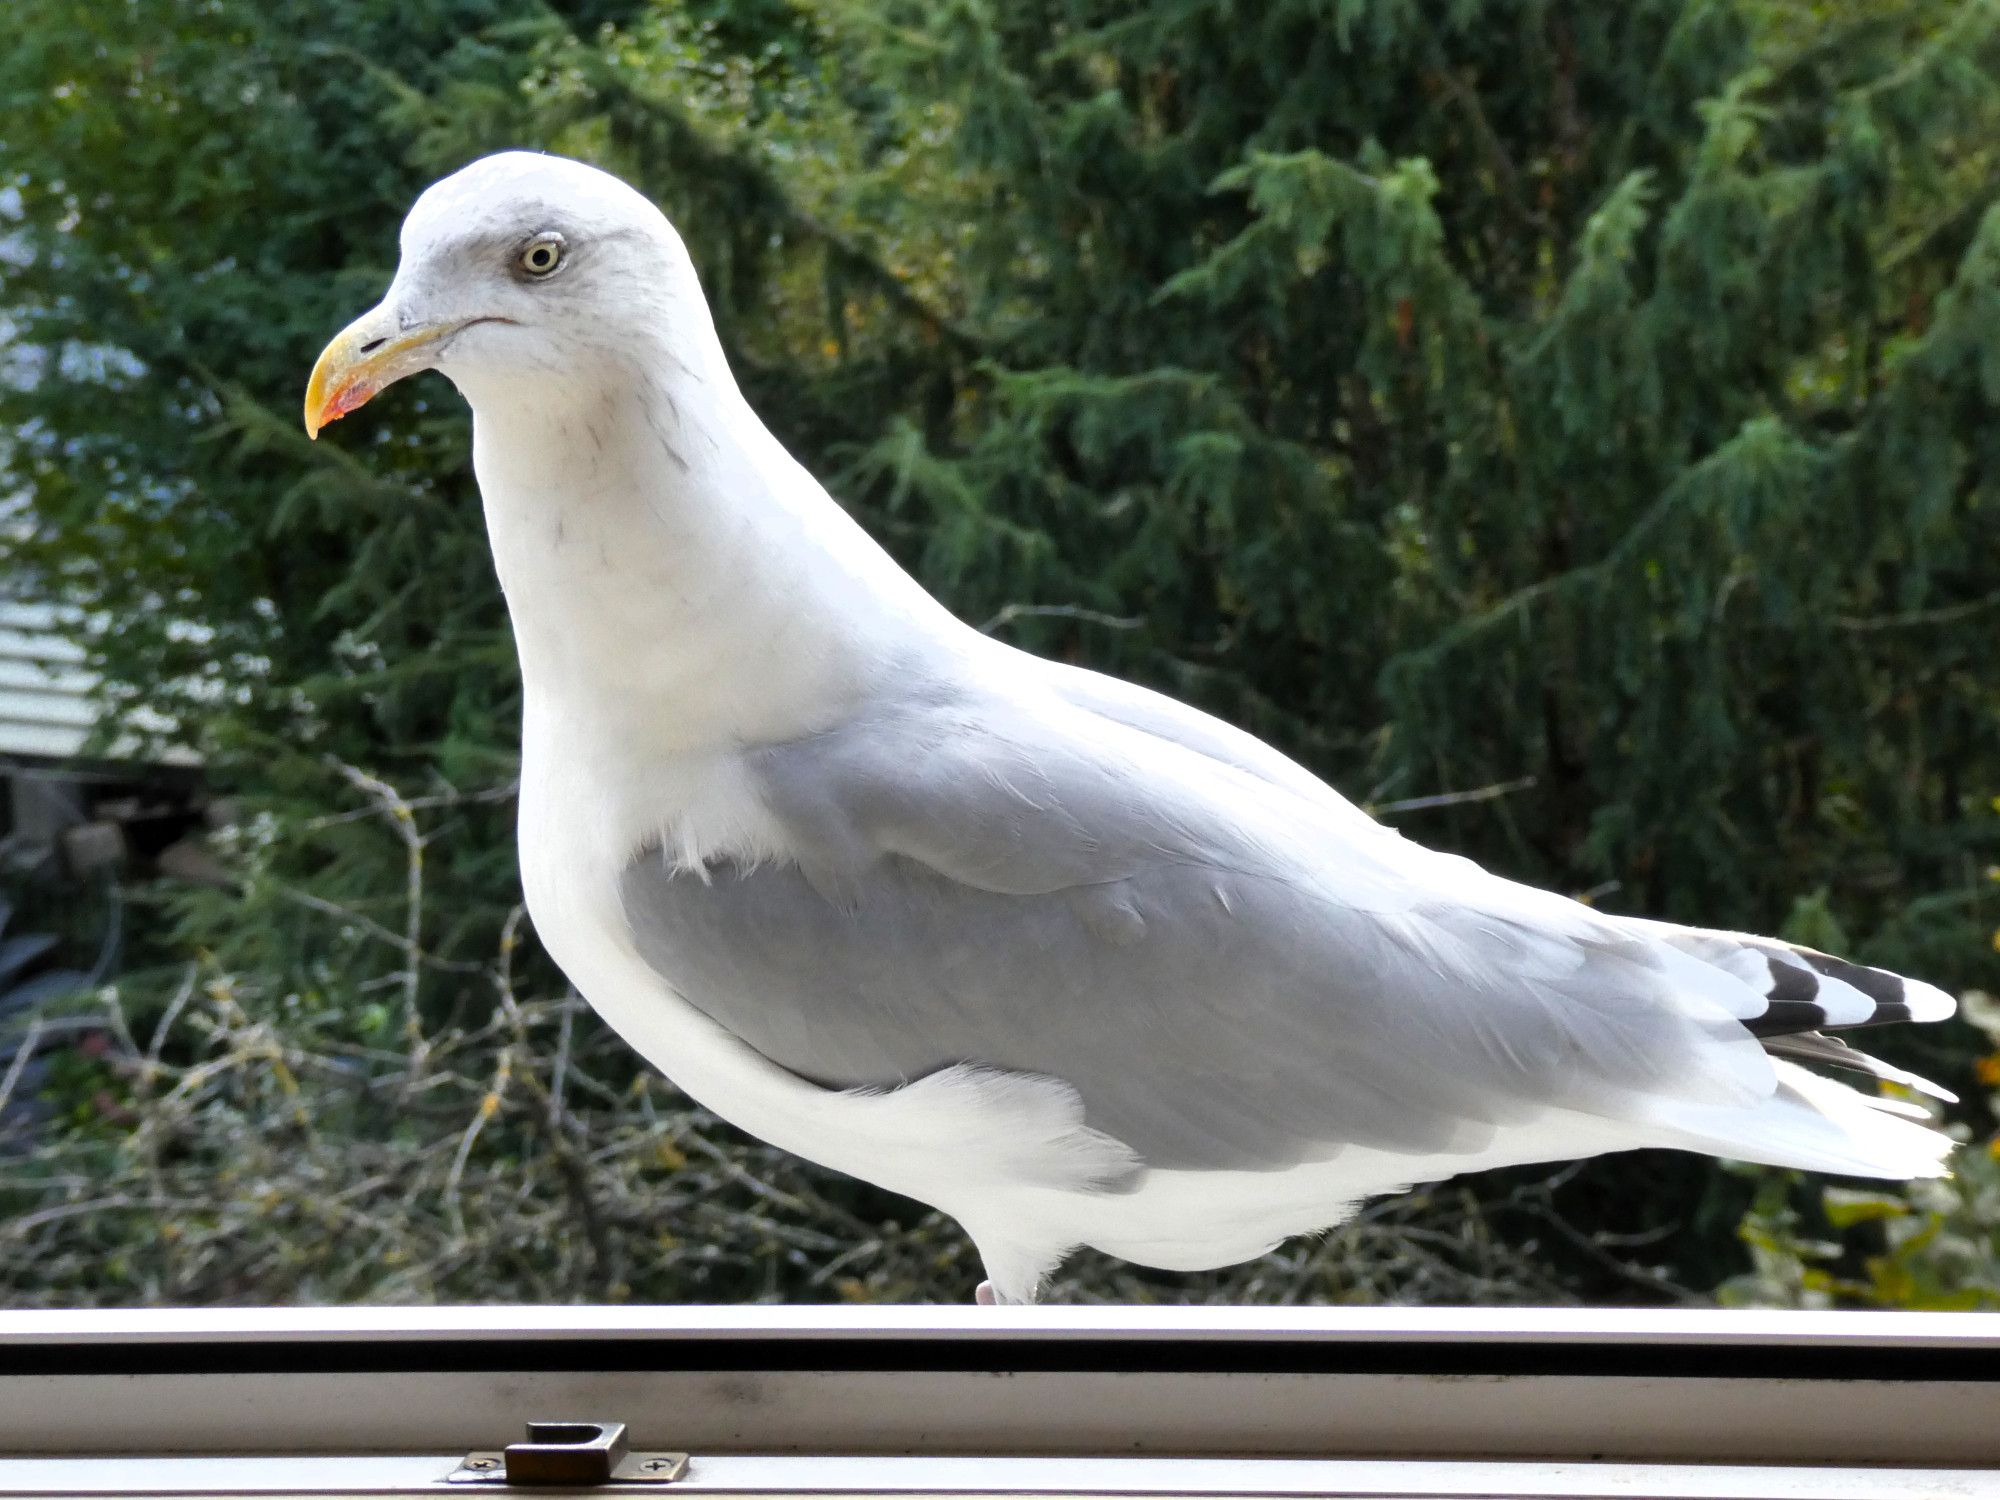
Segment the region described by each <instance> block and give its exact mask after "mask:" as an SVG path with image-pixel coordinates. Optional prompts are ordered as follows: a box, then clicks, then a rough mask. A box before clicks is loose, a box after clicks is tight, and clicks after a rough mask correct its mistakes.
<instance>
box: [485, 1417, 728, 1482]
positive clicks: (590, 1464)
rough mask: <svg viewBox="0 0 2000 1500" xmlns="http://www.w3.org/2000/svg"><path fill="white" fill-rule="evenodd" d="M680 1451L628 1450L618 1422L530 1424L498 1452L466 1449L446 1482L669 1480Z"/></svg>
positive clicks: (679, 1467) (682, 1458) (681, 1467)
mask: <svg viewBox="0 0 2000 1500" xmlns="http://www.w3.org/2000/svg"><path fill="white" fill-rule="evenodd" d="M687 1466H688V1456H687V1455H686V1454H685V1453H629V1452H627V1451H626V1448H625V1424H624V1423H623V1422H530V1423H529V1424H528V1440H527V1441H526V1442H525V1443H512V1444H510V1445H509V1446H508V1447H507V1448H506V1449H505V1450H504V1451H502V1452H499V1453H468V1454H466V1455H465V1459H464V1461H463V1462H461V1463H460V1464H459V1466H458V1467H457V1468H455V1469H453V1470H452V1471H451V1472H450V1473H449V1474H447V1475H445V1478H446V1479H447V1480H448V1481H449V1482H451V1483H452V1484H507V1485H545V1486H546V1485H560V1486H562V1487H564V1488H567V1489H586V1488H588V1487H589V1486H591V1485H597V1484H669V1483H671V1482H672V1481H674V1480H676V1479H679V1478H680V1477H681V1476H682V1475H683V1474H685V1473H687Z"/></svg>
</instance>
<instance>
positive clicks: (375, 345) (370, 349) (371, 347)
mask: <svg viewBox="0 0 2000 1500" xmlns="http://www.w3.org/2000/svg"><path fill="white" fill-rule="evenodd" d="M388 342H389V341H388V340H387V339H370V340H369V341H368V342H367V343H365V344H363V345H362V346H361V347H360V349H359V350H357V351H356V352H357V353H360V354H373V353H374V352H375V351H376V350H377V349H380V348H381V347H382V346H383V345H384V344H386V343H388Z"/></svg>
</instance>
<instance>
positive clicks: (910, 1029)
mask: <svg viewBox="0 0 2000 1500" xmlns="http://www.w3.org/2000/svg"><path fill="white" fill-rule="evenodd" d="M1185 712H1188V713H1190V714H1191V713H1192V711H1191V710H1186V711H1185ZM1120 717H1121V718H1125V717H1127V716H1120ZM1195 717H1196V718H1197V719H1199V718H1200V716H1198V715H1196V716H1195ZM1202 722H1205V723H1212V722H1213V721H1205V720H1204V721H1202ZM1218 727H1219V726H1218ZM1272 753H1273V754H1274V752H1272ZM1283 764H1285V765H1287V766H1289V765H1290V763H1289V762H1284V763H1283ZM753 765H754V769H755V772H756V775H757V777H758V782H759V786H760V788H761V789H762V793H763V796H764V799H765V802H766V804H767V807H768V809H769V810H770V811H771V812H772V813H773V814H774V815H775V816H776V817H777V818H778V819H779V820H780V821H781V823H782V825H783V827H784V828H785V830H786V831H787V833H788V835H789V836H790V842H791V845H792V847H793V848H794V849H795V850H796V851H797V858H796V860H794V861H787V862H783V863H767V864H759V865H743V864H735V863H729V862H723V863H720V864H716V865H712V866H710V867H708V868H706V869H704V870H700V871H692V870H685V869H681V868H678V867H676V866H674V865H672V864H670V863H669V862H668V860H667V859H666V858H665V857H664V856H663V855H662V853H661V852H660V851H658V850H652V851H648V852H646V853H645V854H642V855H641V857H639V858H638V859H637V860H635V861H634V862H633V863H632V865H631V866H630V867H629V868H628V869H627V870H626V871H625V873H624V877H623V881H622V888H621V893H622V897H623V901H624V906H625V911H626V914H627V917H628V919H629V921H630V924H631V928H632V931H633V933H634V936H635V938H636V940H637V943H638V946H639V949H640V951H641V953H642V954H643V955H644V956H645V957H646V959H647V960H648V961H649V962H650V963H651V964H652V965H653V966H654V967H655V968H656V969H657V970H658V971H659V972H660V973H661V975H662V976H663V977H665V978H666V979H667V980H668V982H669V983H671V984H672V985H673V986H674V988H675V989H676V990H677V991H678V992H679V993H680V994H681V995H682V996H684V997H685V998H686V999H687V1000H688V1001H689V1002H690V1003H692V1004H693V1005H695V1006H696V1007H698V1008H699V1009H700V1010H702V1011H703V1012H704V1013H706V1014H707V1015H709V1016H710V1017H711V1018H713V1019H714V1020H716V1021H717V1022H718V1023H720V1024H722V1025H723V1026H725V1027H727V1028H728V1029H729V1030H731V1031H733V1032H735V1033H736V1034H737V1035H739V1036H741V1037H743V1038H744V1039H745V1040H746V1041H748V1042H749V1043H750V1044H751V1045H752V1046H754V1047H755V1048H757V1050H758V1051H760V1052H762V1053H763V1054H764V1055H766V1056H767V1057H769V1058H771V1059H772V1060H773V1061H775V1062H777V1063H779V1064H781V1065H782V1066H784V1067H786V1068H788V1069H791V1070H792V1071H794V1072H796V1073H798V1074H800V1075H801V1076H803V1077H806V1078H808V1079H812V1080H816V1081H818V1082H820V1083H822V1084H825V1085H827V1086H830V1087H842V1088H845V1087H854V1086H879V1085H893V1084H896V1083H900V1082H905V1081H908V1080H911V1079H914V1078H918V1077H921V1076H923V1075H925V1074H927V1073H930V1072H933V1071H935V1070H937V1069H939V1068H943V1067H947V1066H949V1065H952V1064H955V1063H968V1062H969V1063H978V1064H985V1065H988V1066H992V1067H997V1068H1003V1069H1010V1070H1018V1071H1022V1072H1026V1073H1033V1074H1040V1075H1046V1076H1050V1077H1054V1078H1058V1079H1061V1080H1063V1081H1065V1082H1067V1083H1068V1084H1070V1085H1071V1086H1073V1087H1074V1088H1075V1089H1076V1090H1077V1092H1078V1094H1079V1095H1080V1097H1081V1099H1082V1102H1083V1107H1084V1112H1085V1118H1086V1121H1087V1123H1088V1124H1090V1125H1091V1126H1094V1127H1096V1128H1097V1129H1099V1130H1102V1131H1105V1132H1107V1133H1109V1134H1111V1135H1113V1136H1115V1137H1117V1138H1119V1139H1120V1140H1122V1141H1124V1142H1126V1143H1127V1144H1129V1145H1130V1146H1131V1147H1133V1149H1134V1150H1135V1151H1136V1152H1137V1153H1138V1154H1139V1156H1140V1157H1141V1159H1142V1160H1144V1161H1145V1162H1146V1163H1147V1164H1149V1165H1153V1166H1162V1167H1241V1168H1258V1169H1270V1168H1278V1167H1283V1166H1287V1165H1291V1164H1294V1163H1297V1162H1300V1161H1304V1160H1311V1159H1316V1158H1323V1157H1327V1156H1331V1155H1333V1154H1334V1153H1336V1152H1337V1151H1338V1150H1339V1149H1340V1148H1341V1147H1342V1146H1343V1145H1346V1144H1349V1143H1358V1144H1363V1145H1367V1146H1372V1147H1380V1148H1384V1149H1389V1150H1398V1151H1408V1152H1412V1153H1417V1152H1434V1151H1440V1150H1445V1149H1450V1150H1455V1151H1456V1150H1466V1149H1475V1148H1477V1146H1479V1145H1480V1144H1481V1143H1482V1142H1483V1141H1484V1140H1485V1139H1486V1138H1487V1137H1488V1136H1490V1135H1491V1134H1492V1132H1493V1130H1494V1128H1495V1127H1496V1126H1498V1125H1501V1124H1503V1123H1509V1122H1518V1121H1521V1120H1525V1119H1527V1118H1529V1117H1531V1116H1532V1115H1533V1114H1535V1113H1536V1112H1537V1111H1538V1110H1540V1109H1542V1108H1544V1107H1545V1106H1548V1105H1563V1106H1568V1107H1573V1108H1583V1109H1589V1110H1594V1111H1597V1112H1601V1113H1604V1114H1606V1115H1610V1116H1630V1115H1632V1114H1634V1113H1635V1112H1639V1113H1643V1111H1644V1110H1645V1108H1646V1107H1647V1103H1646V1102H1647V1101H1649V1100H1650V1101H1652V1102H1654V1103H1658V1102H1659V1101H1661V1100H1664V1099H1667V1098H1689V1097H1693V1098H1699V1099H1704V1100H1706V1101H1709V1102H1717V1101H1720V1100H1724V1099H1737V1098H1741V1099H1743V1100H1745V1101H1746V1102H1747V1100H1748V1098H1750V1097H1751V1096H1752V1095H1754V1094H1755V1093H1756V1092H1757V1091H1758V1089H1759V1088H1760V1087H1762V1088H1767V1087H1768V1082H1767V1080H1768V1077H1769V1075H1768V1069H1767V1068H1766V1065H1765V1064H1764V1062H1763V1058H1762V1055H1761V1053H1760V1052H1759V1050H1758V1049H1757V1047H1756V1045H1755V1043H1754V1041H1752V1039H1751V1038H1750V1037H1749V1035H1748V1033H1747V1032H1745V1031H1744V1030H1743V1029H1742V1028H1741V1026H1740V1025H1738V1024H1737V1022H1736V1021H1735V1020H1733V1019H1732V1018H1731V1017H1730V1015H1729V1013H1728V1009H1727V1007H1726V1006H1724V1005H1718V1004H1716V1003H1714V1002H1712V1001H1711V1000H1708V999H1705V998H1703V997H1702V996H1700V995H1696V994H1690V993H1688V992H1687V990H1686V987H1685V986H1684V985H1682V984H1677V983H1676V982H1674V980H1673V978H1672V977H1670V975H1669V973H1668V972H1667V970H1666V968H1664V967H1663V965H1662V961H1661V950H1660V949H1659V947H1658V946H1657V945H1655V944H1653V943H1651V942H1649V941H1647V940H1645V939H1643V938H1641V937H1637V936H1634V935H1632V934H1630V933H1627V932H1624V931H1622V930H1620V929H1619V928H1617V927H1616V926H1615V925H1614V924H1612V923H1610V922H1608V921H1603V920H1601V919H1597V918H1595V917H1594V916H1593V915H1592V914H1591V913H1589V912H1588V911H1587V909H1585V908H1582V907H1578V906H1576V905H1575V904H1574V903H1570V902H1566V901H1562V900H1560V899H1559V898H1555V897H1544V896H1542V894H1541V893H1538V892H1529V891H1525V890H1524V889H1523V888H1521V887H1518V886H1512V885H1509V884H1507V883H1506V882H1503V881H1499V880H1496V879H1494V878H1493V877H1490V876H1487V875H1485V874H1483V872H1480V871H1478V870H1477V869H1476V868H1475V867H1473V866H1471V865H1469V864H1467V863H1466V862H1464V861H1462V860H1454V859H1449V858H1446V857H1442V856H1436V855H1431V854H1429V853H1428V852H1427V851H1424V850H1422V849H1420V848H1417V847H1416V846H1413V845H1409V844H1406V843H1403V842H1402V841H1401V840H1398V839H1395V838H1393V837H1388V836H1384V835H1383V834H1382V833H1381V832H1380V831H1379V830H1377V829H1375V827H1374V825H1372V824H1367V825H1366V827H1365V830H1362V831H1357V829H1356V827H1355V822H1354V819H1356V818H1358V817H1359V815H1358V814H1355V813H1353V811H1352V809H1347V810H1346V812H1344V813H1343V812H1342V811H1341V810H1340V807H1344V806H1345V804H1341V805H1340V807H1332V806H1325V805H1322V804H1321V802H1320V800H1319V799H1318V798H1316V797H1315V796H1313V795H1312V794H1311V790H1310V787H1308V786H1306V785H1305V784H1303V783H1295V784H1293V785H1287V784H1285V782H1286V780H1287V778H1285V777H1273V776H1271V775H1269V774H1266V770H1267V768H1264V767H1256V766H1245V765H1242V764H1241V763H1236V764H1232V763H1231V762H1230V760H1229V759H1220V758H1217V757H1216V756H1215V755H1213V754H1204V753H1201V752H1200V751H1197V750H1194V749H1190V748H1188V747H1186V746H1184V745H1181V744H1178V743H1176V742H1175V741H1174V740H1173V739H1172V738H1169V737H1167V736H1165V735H1163V734H1162V733H1160V732H1158V729H1157V727H1156V726H1139V727H1134V726H1132V725H1130V724H1129V723H1120V722H1114V721H1113V720H1112V719H1111V718H1108V717H1107V716H1105V715H1104V714H1099V713H1092V712H1090V711H1089V710H1088V709H1086V708H1084V707H1082V706H1079V705H1076V704H1073V703H1068V702H1064V701H1062V700H1061V699H1059V698H1057V697H1055V696H1054V695H1050V694H1046V693H1040V692H1036V693H1028V694H1025V695H1021V694H1017V693H1013V692H1009V691H1004V690H990V691H987V690H976V689H975V690H971V691H968V690H964V689H953V690H944V689H933V690H930V691H927V692H926V693H923V694H912V695H911V696H909V697H907V698H906V699H904V700H903V701H901V702H899V703H897V704H895V705H881V706H879V707H878V710H877V711H876V712H874V713H872V714H871V715H869V716H868V717H866V718H865V719H860V720H857V721H855V722H853V723H850V724H848V725H846V726H844V727H842V728H841V729H839V730H836V731H833V732H830V733H827V734H822V735H818V736H815V737H813V738H811V739H809V740H805V741H801V742H798V743H794V744H788V745H783V746H779V747H776V748H772V749H767V750H764V751H760V752H757V753H756V755H755V756H754V758H753ZM1293 770H1294V771H1296V772H1297V776H1298V777H1299V778H1304V780H1305V782H1310V786H1311V787H1317V786H1318V783H1316V782H1311V779H1310V777H1308V776H1307V774H1306V773H1305V772H1303V771H1300V770H1297V768H1296V767H1294V768H1293ZM1322 790H1323V789H1322ZM1327 795H1328V796H1331V794H1330V793H1328V794H1327ZM1336 800H1337V799H1336ZM1364 821H1365V820H1364ZM1724 982H1725V983H1726V982H1727V981H1726V980H1725V981H1724Z"/></svg>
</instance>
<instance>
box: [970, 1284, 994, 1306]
mask: <svg viewBox="0 0 2000 1500" xmlns="http://www.w3.org/2000/svg"><path fill="white" fill-rule="evenodd" d="M972 1300H973V1301H974V1302H977V1303H978V1304H979V1305H980V1306H981V1307H995V1306H997V1305H998V1304H999V1298H997V1297H995V1296H994V1295H993V1283H992V1282H990V1281H982V1282H980V1283H979V1290H978V1291H976V1292H974V1293H973V1294H972Z"/></svg>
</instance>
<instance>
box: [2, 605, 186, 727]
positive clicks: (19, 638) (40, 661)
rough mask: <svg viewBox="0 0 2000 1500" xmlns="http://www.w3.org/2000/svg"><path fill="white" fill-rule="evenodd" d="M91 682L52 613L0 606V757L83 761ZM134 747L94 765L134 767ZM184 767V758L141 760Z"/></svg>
mask: <svg viewBox="0 0 2000 1500" xmlns="http://www.w3.org/2000/svg"><path fill="white" fill-rule="evenodd" d="M96 687H97V678H96V676H95V675H94V674H93V673H92V672H90V670H89V669H88V668H86V667H85V666H84V653H83V648H82V647H81V646H79V645H78V644H77V643H76V642H75V641H73V640H71V639H70V638H69V636H68V635H66V634H65V633H64V632H63V630H62V623H61V618H60V616H59V615H58V614H57V612H56V609H55V607H54V606H53V605H49V604H35V603H31V602H29V601H26V600H22V599H0V755H28V756H33V757H35V758H36V759H38V760H68V759H71V758H72V757H74V756H77V755H81V754H82V753H83V747H84V745H85V744H86V742H87V741H88V740H89V738H90V732H91V730H92V729H94V728H95V727H96V725H97V705H96V704H95V703H94V702H93V701H92V699H91V694H92V693H93V691H94V690H95V689H96ZM136 750H137V747H136V746H133V745H113V746H112V747H111V749H110V750H109V751H108V752H106V753H103V754H102V755H101V756H100V757H97V758H102V759H108V760H134V759H140V758H141V757H139V756H138V755H137V753H136ZM144 758H145V759H147V760H155V759H157V760H159V761H163V762H166V763H169V764H173V765H190V764H194V763H196V762H197V760H198V757H197V756H195V755H194V754H193V753H192V752H191V751H188V750H181V749H171V750H168V751H167V752H166V753H165V754H164V755H161V756H158V757H153V756H147V757H144Z"/></svg>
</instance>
